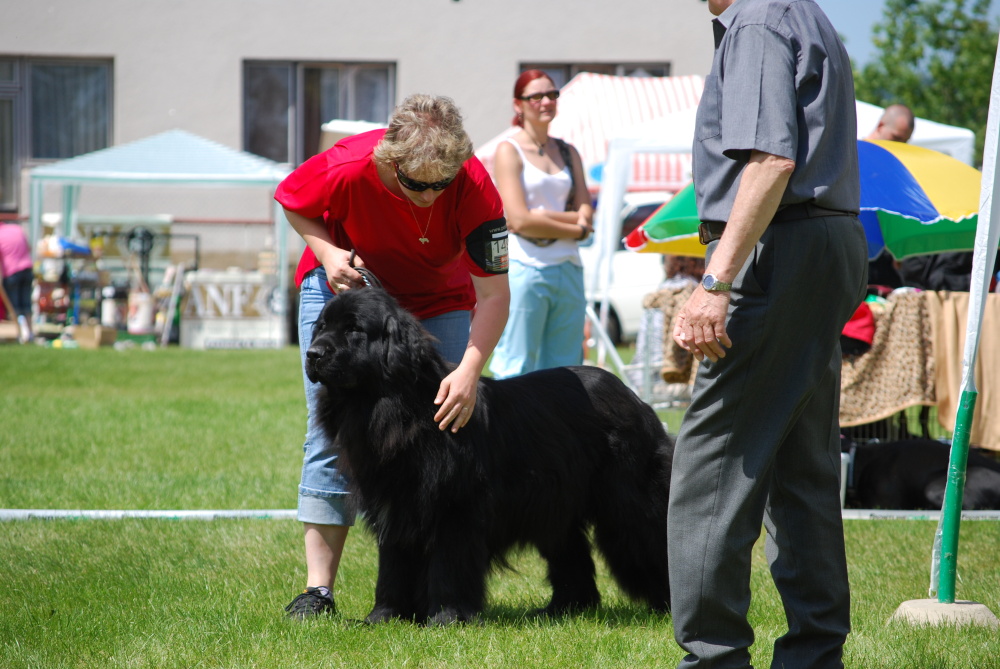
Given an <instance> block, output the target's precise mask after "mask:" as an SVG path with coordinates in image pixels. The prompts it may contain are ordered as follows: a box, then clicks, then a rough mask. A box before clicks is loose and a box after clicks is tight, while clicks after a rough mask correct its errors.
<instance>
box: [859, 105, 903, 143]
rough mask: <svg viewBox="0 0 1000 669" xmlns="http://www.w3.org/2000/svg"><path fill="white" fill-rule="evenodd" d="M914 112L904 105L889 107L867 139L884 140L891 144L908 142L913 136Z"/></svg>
mask: <svg viewBox="0 0 1000 669" xmlns="http://www.w3.org/2000/svg"><path fill="white" fill-rule="evenodd" d="M913 124H914V117H913V110H912V109H910V108H909V107H907V106H906V105H904V104H894V105H889V106H888V107H886V108H885V111H883V112H882V117H881V118H879V120H878V124H877V125H876V126H875V128H874V129H873V130H872V131H871V132H870V133H869V134H868V136H867V137H865V139H867V140H877V139H883V140H887V141H890V142H908V141H910V137H911V136H912V135H913Z"/></svg>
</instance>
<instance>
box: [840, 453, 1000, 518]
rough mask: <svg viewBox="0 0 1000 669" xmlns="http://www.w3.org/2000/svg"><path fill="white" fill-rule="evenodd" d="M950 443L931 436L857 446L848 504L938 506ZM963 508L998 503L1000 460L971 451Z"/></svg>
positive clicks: (860, 506) (859, 506)
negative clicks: (930, 437)
mask: <svg viewBox="0 0 1000 669" xmlns="http://www.w3.org/2000/svg"><path fill="white" fill-rule="evenodd" d="M950 457H951V448H950V447H949V446H948V445H947V444H943V443H941V442H940V441H935V440H933V439H907V440H903V441H891V442H882V443H869V444H863V445H858V446H855V448H854V465H853V477H852V478H853V481H850V480H849V481H848V488H847V501H846V504H845V505H846V506H848V507H851V508H855V509H933V510H936V509H940V508H941V505H942V504H943V503H944V491H945V486H946V484H947V482H948V461H949V459H950ZM962 508H963V509H966V510H976V509H1000V462H997V461H996V460H994V459H992V458H990V457H989V456H987V455H983V454H981V453H977V452H976V451H975V450H971V451H970V452H969V461H968V466H967V468H966V479H965V492H964V494H963V497H962Z"/></svg>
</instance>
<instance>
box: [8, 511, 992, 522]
mask: <svg viewBox="0 0 1000 669" xmlns="http://www.w3.org/2000/svg"><path fill="white" fill-rule="evenodd" d="M842 514H843V517H844V520H934V521H936V520H938V519H939V518H940V517H941V512H940V511H883V510H881V509H844V510H843V511H842ZM295 517H296V516H295V509H270V510H268V509H262V510H257V511H253V510H232V511H228V510H215V509H203V510H194V511H185V510H178V511H125V510H119V511H105V510H97V509H0V522H3V521H8V520H65V519H94V520H123V519H126V518H142V519H150V518H153V519H161V520H221V519H231V518H243V519H246V518H249V519H260V520H289V519H291V520H294V519H295ZM962 520H1000V511H963V512H962Z"/></svg>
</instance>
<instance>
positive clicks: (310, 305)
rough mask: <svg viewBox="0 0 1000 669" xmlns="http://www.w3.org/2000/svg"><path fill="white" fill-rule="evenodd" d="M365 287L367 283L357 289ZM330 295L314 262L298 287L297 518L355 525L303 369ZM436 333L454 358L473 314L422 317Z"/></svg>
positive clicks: (464, 341)
mask: <svg viewBox="0 0 1000 669" xmlns="http://www.w3.org/2000/svg"><path fill="white" fill-rule="evenodd" d="M358 290H366V289H363V288H361V289H358ZM333 297H334V293H333V291H331V290H330V286H329V285H327V279H326V270H325V269H323V268H322V267H318V268H316V269H315V270H313V271H312V272H311V273H310V274H308V275H306V278H305V279H304V280H303V281H302V287H301V289H300V291H299V351H300V353H301V358H302V368H303V369H302V380H303V382H304V383H305V389H306V408H307V409H308V412H309V419H308V424H307V427H306V441H305V444H304V445H303V447H302V449H303V451H304V457H303V459H302V479H301V482H300V483H299V507H298V515H297V517H298V519H299V520H300V521H301V522H303V523H313V524H316V525H353V524H354V514H355V509H354V505H353V504H350V503H349V501H348V496H349V492H348V485H347V484H348V481H347V478H346V476H345V475H344V473H343V472H341V471H340V467H339V466H338V461H339V459H340V449H339V448H337V447H336V445H334V444H333V443H330V442H329V441H328V440H327V439H326V435H324V434H323V431H322V430H321V429H320V427H319V425H317V423H316V418H315V416H316V395H317V391H318V390H319V387H320V386H319V384H318V383H312V382H311V381H309V378H308V377H307V376H306V374H305V360H306V351H307V350H309V344H310V342H311V341H312V334H313V326H314V325H315V324H316V320H317V319H318V318H319V314H320V312H321V311H322V310H323V307H324V306H325V305H326V303H327V301H329V300H330V299H331V298H333ZM421 324H422V325H423V326H424V328H425V329H426V330H427V331H428V332H430V333H431V334H432V335H433V336H434V337H435V338H436V339H437V342H435V347H436V348H437V349H438V351H439V352H440V353H441V355H443V356H444V357H445V359H446V360H448V361H449V362H454V363H456V364H457V363H458V362H460V361H461V360H462V356H464V355H465V349H466V347H467V346H468V343H469V326H470V324H471V314H470V312H468V311H452V312H448V313H446V314H441V315H440V316H434V317H433V318H428V319H426V320H423V321H421Z"/></svg>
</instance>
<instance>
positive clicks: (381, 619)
mask: <svg viewBox="0 0 1000 669" xmlns="http://www.w3.org/2000/svg"><path fill="white" fill-rule="evenodd" d="M402 619H407V616H404V615H402V614H401V613H400V612H399V611H396V610H395V609H392V608H389V607H387V606H376V607H375V608H374V609H372V612H371V613H369V614H368V616H367V617H366V618H365V622H366V623H368V624H369V625H377V624H379V623H387V622H389V621H390V620H402ZM410 619H412V617H410Z"/></svg>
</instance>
